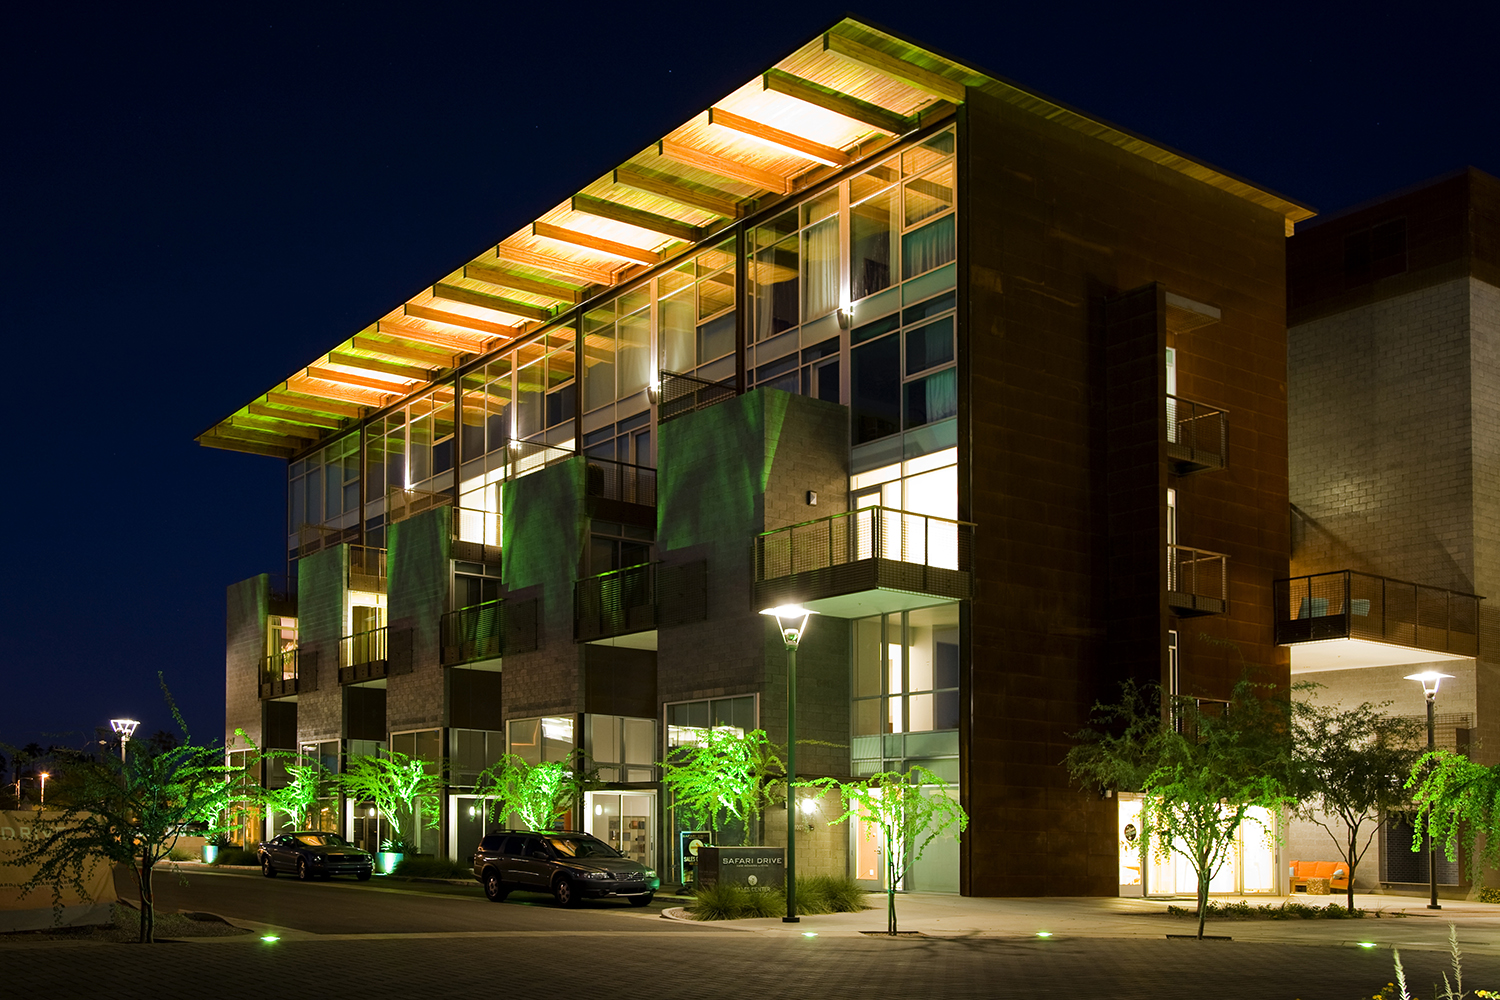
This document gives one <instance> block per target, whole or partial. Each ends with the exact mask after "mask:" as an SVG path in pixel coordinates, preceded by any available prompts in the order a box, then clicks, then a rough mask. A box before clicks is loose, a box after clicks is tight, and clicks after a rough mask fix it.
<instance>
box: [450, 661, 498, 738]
mask: <svg viewBox="0 0 1500 1000" xmlns="http://www.w3.org/2000/svg"><path fill="white" fill-rule="evenodd" d="M446 674H447V677H448V704H449V705H450V706H451V707H450V708H449V711H448V721H449V724H450V725H452V726H453V727H454V728H456V729H490V730H497V731H498V730H501V729H504V728H505V721H504V713H503V712H502V698H503V696H504V681H505V675H504V674H502V673H499V672H498V671H494V670H465V669H463V668H462V667H451V668H449V669H448V670H447V671H446Z"/></svg>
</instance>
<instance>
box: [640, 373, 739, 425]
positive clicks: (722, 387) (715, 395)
mask: <svg viewBox="0 0 1500 1000" xmlns="http://www.w3.org/2000/svg"><path fill="white" fill-rule="evenodd" d="M738 394H739V380H738V379H733V378H731V379H725V380H724V381H722V382H710V381H708V380H707V379H701V378H698V377H697V376H696V375H683V374H680V373H678V372H669V371H663V372H662V373H661V396H660V399H659V401H658V403H657V405H656V419H657V423H666V422H667V421H668V420H671V419H673V418H675V417H681V416H685V415H687V414H689V413H693V412H695V411H697V410H702V409H706V408H707V407H710V406H713V405H714V404H715V403H722V402H724V400H726V399H733V398H734V397H735V396H737V395H738Z"/></svg>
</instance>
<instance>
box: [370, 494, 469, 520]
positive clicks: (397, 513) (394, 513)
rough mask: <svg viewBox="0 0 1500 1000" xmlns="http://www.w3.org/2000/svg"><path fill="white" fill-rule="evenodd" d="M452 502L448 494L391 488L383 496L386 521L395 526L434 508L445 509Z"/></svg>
mask: <svg viewBox="0 0 1500 1000" xmlns="http://www.w3.org/2000/svg"><path fill="white" fill-rule="evenodd" d="M452 502H453V496H452V494H449V493H441V492H437V493H435V492H432V491H431V490H408V489H402V488H401V487H399V486H392V487H391V488H390V489H389V490H387V491H386V495H385V516H386V521H387V522H389V523H391V524H395V523H396V522H397V521H404V520H406V519H407V518H409V517H412V516H414V515H417V514H420V513H422V512H423V511H427V510H432V509H433V508H434V507H446V506H447V505H448V504H451V503H452Z"/></svg>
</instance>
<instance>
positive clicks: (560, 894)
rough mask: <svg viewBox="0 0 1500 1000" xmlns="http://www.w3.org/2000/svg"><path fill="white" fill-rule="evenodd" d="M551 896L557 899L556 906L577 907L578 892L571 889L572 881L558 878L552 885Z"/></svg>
mask: <svg viewBox="0 0 1500 1000" xmlns="http://www.w3.org/2000/svg"><path fill="white" fill-rule="evenodd" d="M552 895H553V896H555V897H557V905H558V906H577V905H578V890H577V889H575V888H573V880H572V879H569V878H560V879H558V880H557V881H556V882H553V883H552Z"/></svg>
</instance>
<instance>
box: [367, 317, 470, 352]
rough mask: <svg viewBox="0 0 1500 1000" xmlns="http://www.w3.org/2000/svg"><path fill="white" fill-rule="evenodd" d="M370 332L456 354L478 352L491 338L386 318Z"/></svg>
mask: <svg viewBox="0 0 1500 1000" xmlns="http://www.w3.org/2000/svg"><path fill="white" fill-rule="evenodd" d="M371 332H373V333H378V334H380V335H381V336H385V337H400V338H401V339H403V340H412V341H416V342H417V343H419V344H430V345H431V346H433V347H440V348H442V349H444V350H448V351H454V352H456V353H458V354H480V353H482V352H483V351H484V350H485V349H486V347H485V345H486V344H487V343H488V342H489V341H490V340H491V339H492V338H490V337H489V336H488V335H486V334H480V333H448V332H447V331H445V330H426V329H422V328H420V327H415V326H407V325H406V324H405V323H397V322H394V321H392V320H388V319H383V320H380V321H378V322H377V323H376V324H375V329H374V330H373V331H371Z"/></svg>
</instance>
